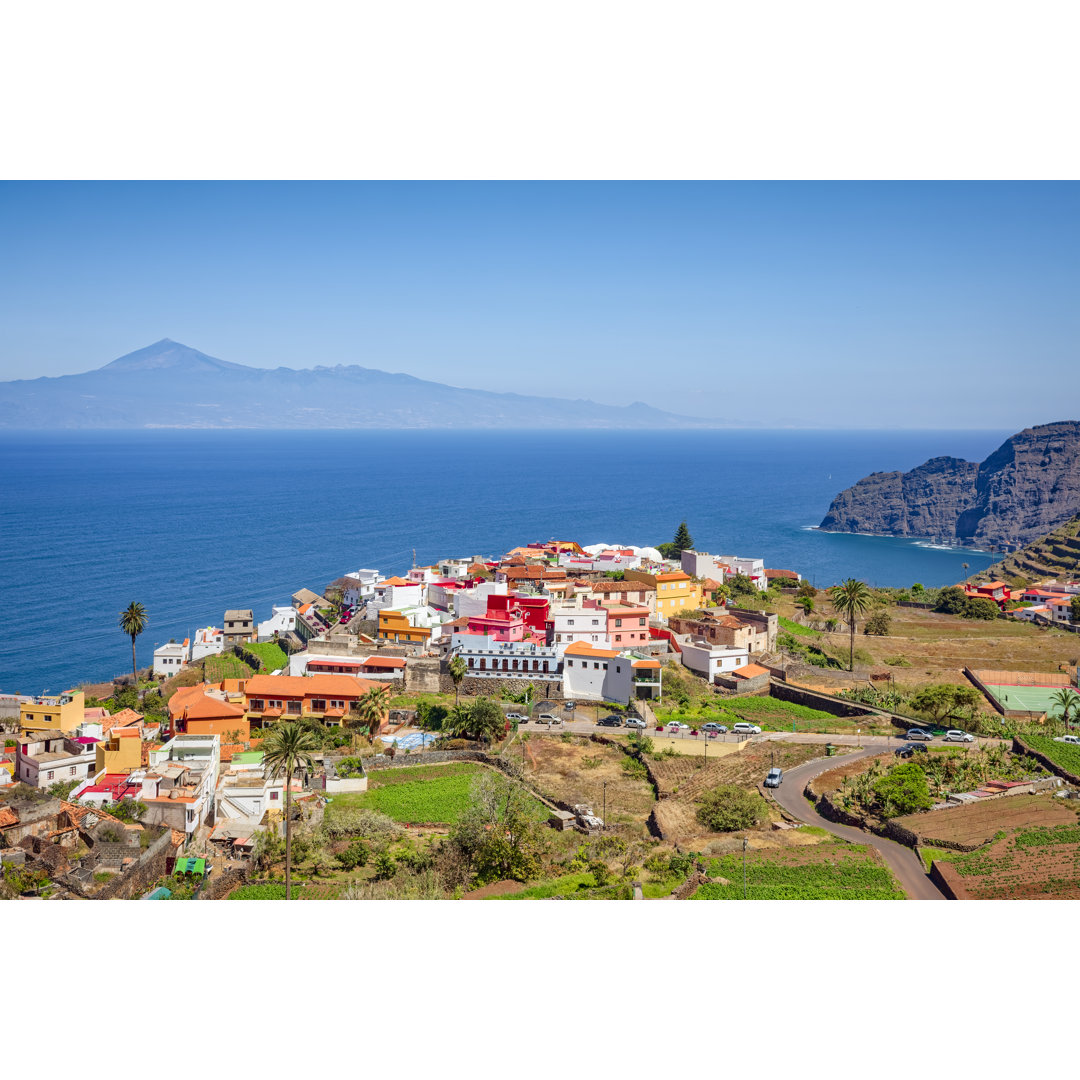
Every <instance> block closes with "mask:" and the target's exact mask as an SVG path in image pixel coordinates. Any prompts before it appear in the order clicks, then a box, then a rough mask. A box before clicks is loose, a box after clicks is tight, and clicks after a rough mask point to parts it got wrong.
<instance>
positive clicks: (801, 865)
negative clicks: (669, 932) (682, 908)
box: [691, 844, 904, 900]
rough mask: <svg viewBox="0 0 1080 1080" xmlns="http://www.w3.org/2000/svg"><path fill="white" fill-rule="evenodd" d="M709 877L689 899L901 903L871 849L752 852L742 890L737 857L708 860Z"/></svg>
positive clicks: (898, 892) (843, 847) (889, 875)
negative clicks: (717, 880) (714, 880)
mask: <svg viewBox="0 0 1080 1080" xmlns="http://www.w3.org/2000/svg"><path fill="white" fill-rule="evenodd" d="M707 866H708V873H709V876H710V877H720V878H723V879H724V880H723V881H719V882H709V883H707V884H705V885H702V886H701V887H700V888H699V889H698V890H697V892H695V893H694V895H693V897H691V899H693V900H743V899H746V900H903V899H904V894H903V892H902V891H901V890H900V889H899V888H898V886H897V884H896V881H895V880H894V879H893V876H892V873H891V872H890V871H889V869H888V867H887V866H885V864H884V863H883V862H882V861H881V857H880V856H879V855H878V853H877V852H876V851H874V849H873V848H871V847H864V846H861V845H847V844H845V845H839V846H834V845H827V846H822V847H807V848H791V849H787V850H783V851H767V852H752V853H750V855H749V856H748V857H747V859H746V885H745V889H744V885H743V861H742V856H741V855H725V856H722V857H721V858H719V859H709V860H708V863H707Z"/></svg>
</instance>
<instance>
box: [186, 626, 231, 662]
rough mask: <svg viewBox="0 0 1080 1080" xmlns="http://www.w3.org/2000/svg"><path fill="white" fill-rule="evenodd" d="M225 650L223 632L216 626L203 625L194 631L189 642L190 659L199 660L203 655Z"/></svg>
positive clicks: (216, 653)
mask: <svg viewBox="0 0 1080 1080" xmlns="http://www.w3.org/2000/svg"><path fill="white" fill-rule="evenodd" d="M224 650H225V633H224V631H222V630H221V629H220V628H219V627H216V626H204V627H203V628H202V629H200V630H196V631H195V638H194V640H193V641H192V643H191V659H192V661H193V662H194V661H195V660H201V659H202V658H203V657H204V656H217V655H218V654H219V653H221V652H224Z"/></svg>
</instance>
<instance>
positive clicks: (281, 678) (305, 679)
mask: <svg viewBox="0 0 1080 1080" xmlns="http://www.w3.org/2000/svg"><path fill="white" fill-rule="evenodd" d="M383 685H384V684H383V683H380V682H376V681H375V680H373V679H357V678H355V677H354V676H352V675H253V676H252V677H251V678H250V679H248V680H247V682H246V685H245V687H244V698H245V704H246V706H247V716H248V719H249V720H250V721H254V722H256V723H259V724H266V723H273V722H275V721H277V720H280V719H281V718H282V717H284V718H286V719H288V718H290V717H297V716H314V717H316V718H317V719H320V720H322V721H324V722H325V723H327V724H333V725H335V726H338V727H340V726H341V725H342V724H343V723H344V718H345V714H346V713H347V712H348V711H349V710H350V709H351V708H352V707H353V706H354V705H355V704H356V703H357V702H358V701H359V700H360V698H362V697H363V696H364V695H365V694H366V693H367V692H368V691H369V690H371V689H373V688H376V687H381V686H383Z"/></svg>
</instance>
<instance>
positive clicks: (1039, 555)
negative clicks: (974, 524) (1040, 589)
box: [968, 514, 1080, 585]
mask: <svg viewBox="0 0 1080 1080" xmlns="http://www.w3.org/2000/svg"><path fill="white" fill-rule="evenodd" d="M1078 576H1080V514H1077V515H1075V516H1074V517H1071V518H1069V520H1068V521H1066V522H1064V523H1063V524H1061V525H1059V526H1058V527H1057V528H1056V529H1054V530H1052V531H1051V532H1049V533H1047V534H1046V535H1045V536H1042V537H1040V538H1039V539H1038V540H1033V541H1032V542H1031V543H1030V544H1027V545H1026V546H1024V547H1022V548H1020V549H1019V550H1018V551H1014V552H1012V553H1011V554H1009V555H1006V556H1005V558H1003V559H1002V560H1001V561H1000V562H996V563H993V564H992V565H991V566H988V567H987V568H986V569H985V570H980V571H979V572H978V573H977V574H972V576H971V577H970V578H968V580H969V581H971V582H984V581H995V580H1000V581H1004V582H1007V583H1008V584H1009V585H1032V584H1035V583H1036V582H1039V581H1046V580H1047V579H1054V578H1056V579H1057V580H1059V581H1060V580H1061V579H1062V578H1065V579H1073V578H1076V577H1078Z"/></svg>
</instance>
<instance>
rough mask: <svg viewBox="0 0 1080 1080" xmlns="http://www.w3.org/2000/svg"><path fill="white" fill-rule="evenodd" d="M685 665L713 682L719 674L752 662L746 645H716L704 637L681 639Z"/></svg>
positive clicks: (680, 643)
mask: <svg viewBox="0 0 1080 1080" xmlns="http://www.w3.org/2000/svg"><path fill="white" fill-rule="evenodd" d="M679 647H680V649H681V650H682V652H681V654H680V656H681V658H682V662H683V666H684V667H688V668H689V669H690V670H691V671H693V672H695V673H696V674H698V675H700V676H701V677H702V678H703V679H707V680H708V681H709V682H712V681H713V679H715V678H716V676H717V675H720V674H726V673H727V672H729V671H734V670H735V669H736V668H741V667H743V666H744V665H746V664H748V663H750V650H749V649H748V648H747V647H746V646H742V647H739V646H736V645H716V644H714V643H712V642H709V641H706V640H705V639H704V638H700V637H699V638H684V639H680V641H679Z"/></svg>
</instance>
